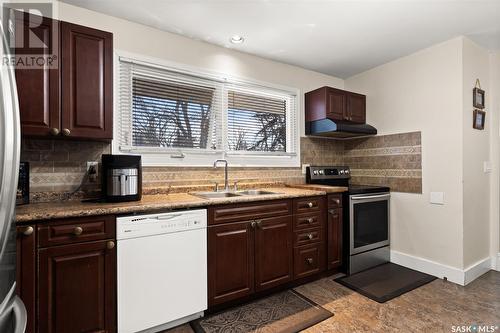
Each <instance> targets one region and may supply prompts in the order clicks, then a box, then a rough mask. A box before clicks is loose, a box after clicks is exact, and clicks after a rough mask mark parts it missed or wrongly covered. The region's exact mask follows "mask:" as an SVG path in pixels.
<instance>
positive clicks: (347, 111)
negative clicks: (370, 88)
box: [305, 87, 366, 124]
mask: <svg viewBox="0 0 500 333" xmlns="http://www.w3.org/2000/svg"><path fill="white" fill-rule="evenodd" d="M305 109H306V121H314V120H321V119H325V118H329V119H331V120H334V121H344V122H351V123H359V124H364V123H365V122H366V96H365V95H361V94H356V93H352V92H349V91H345V90H340V89H336V88H331V87H322V88H319V89H316V90H313V91H310V92H308V93H306V94H305Z"/></svg>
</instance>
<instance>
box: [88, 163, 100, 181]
mask: <svg viewBox="0 0 500 333" xmlns="http://www.w3.org/2000/svg"><path fill="white" fill-rule="evenodd" d="M87 174H88V176H89V181H90V182H91V183H95V182H96V181H97V176H99V162H95V161H88V162H87Z"/></svg>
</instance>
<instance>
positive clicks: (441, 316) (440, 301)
mask: <svg viewBox="0 0 500 333" xmlns="http://www.w3.org/2000/svg"><path fill="white" fill-rule="evenodd" d="M296 290H297V291H298V292H300V293H301V294H303V295H305V296H306V297H308V298H309V299H311V300H313V301H315V302H316V303H318V304H320V305H322V306H323V307H324V308H326V309H327V310H329V311H331V312H333V313H334V316H333V317H331V318H329V319H327V320H325V321H323V322H321V323H319V324H317V325H315V326H313V327H310V328H309V329H307V330H305V332H308V333H313V332H314V333H319V332H350V333H351V332H405V333H407V332H452V328H453V325H474V324H477V325H488V326H489V325H493V326H498V327H500V272H496V271H490V272H488V273H486V274H484V275H483V276H481V277H480V278H478V279H477V280H475V281H474V282H472V283H470V284H469V285H467V286H465V287H462V286H459V285H456V284H454V283H451V282H445V281H443V280H435V281H433V282H431V283H429V284H427V285H425V286H422V287H420V288H418V289H415V290H413V291H411V292H408V293H406V294H404V295H402V296H400V297H397V298H395V299H393V300H391V301H388V302H386V303H384V304H379V303H377V302H374V301H372V300H370V299H368V298H366V297H364V296H362V295H360V294H358V293H356V292H354V291H352V290H350V289H347V288H345V287H343V286H341V285H340V284H338V283H336V282H334V281H333V280H332V278H324V279H321V280H318V281H315V282H312V283H308V284H305V285H302V286H299V287H298V288H296ZM192 332H193V331H192V330H191V328H190V326H189V325H183V326H180V327H177V328H174V329H172V330H170V331H168V333H192ZM472 332H474V331H472ZM488 332H491V331H488ZM495 332H499V333H500V328H497V329H496V330H495Z"/></svg>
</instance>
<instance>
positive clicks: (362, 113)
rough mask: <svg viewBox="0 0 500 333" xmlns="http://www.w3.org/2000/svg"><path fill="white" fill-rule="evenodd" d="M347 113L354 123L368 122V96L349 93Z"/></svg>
mask: <svg viewBox="0 0 500 333" xmlns="http://www.w3.org/2000/svg"><path fill="white" fill-rule="evenodd" d="M347 113H348V115H349V120H350V121H351V122H353V123H359V124H364V123H365V122H366V96H365V95H361V94H356V93H352V92H350V93H347Z"/></svg>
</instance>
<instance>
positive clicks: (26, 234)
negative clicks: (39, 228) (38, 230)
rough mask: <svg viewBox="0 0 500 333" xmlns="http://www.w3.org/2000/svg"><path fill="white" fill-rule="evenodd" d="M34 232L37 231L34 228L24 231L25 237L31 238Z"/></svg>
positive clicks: (27, 228)
mask: <svg viewBox="0 0 500 333" xmlns="http://www.w3.org/2000/svg"><path fill="white" fill-rule="evenodd" d="M34 231H35V229H34V228H33V227H32V226H29V227H26V229H24V231H23V235H24V236H31V235H32V234H33V232H34Z"/></svg>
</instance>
